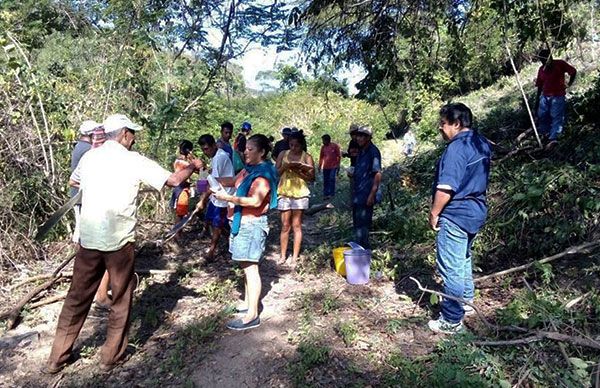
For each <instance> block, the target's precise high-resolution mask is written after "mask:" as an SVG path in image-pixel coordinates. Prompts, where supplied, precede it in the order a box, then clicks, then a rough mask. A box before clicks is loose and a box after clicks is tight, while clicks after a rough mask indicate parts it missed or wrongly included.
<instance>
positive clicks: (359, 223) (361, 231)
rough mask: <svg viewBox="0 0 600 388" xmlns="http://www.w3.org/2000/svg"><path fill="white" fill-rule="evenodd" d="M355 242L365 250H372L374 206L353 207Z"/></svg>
mask: <svg viewBox="0 0 600 388" xmlns="http://www.w3.org/2000/svg"><path fill="white" fill-rule="evenodd" d="M352 223H353V227H354V241H355V242H357V243H358V244H360V245H361V246H362V247H363V248H365V249H371V244H370V243H369V230H371V225H372V224H373V206H367V205H352Z"/></svg>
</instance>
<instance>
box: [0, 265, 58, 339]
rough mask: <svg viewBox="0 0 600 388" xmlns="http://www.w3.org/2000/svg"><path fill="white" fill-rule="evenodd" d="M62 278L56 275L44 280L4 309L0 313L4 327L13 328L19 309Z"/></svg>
mask: <svg viewBox="0 0 600 388" xmlns="http://www.w3.org/2000/svg"><path fill="white" fill-rule="evenodd" d="M61 278H62V275H60V274H59V275H57V276H56V277H53V278H51V279H50V280H48V281H46V282H45V283H43V284H42V285H40V286H38V287H36V288H34V289H33V290H31V291H29V293H28V294H27V295H25V296H24V297H23V298H21V300H20V301H19V303H17V305H16V306H15V307H13V308H12V309H10V310H8V311H5V312H4V313H2V314H0V320H3V319H6V320H7V321H6V327H7V328H8V329H9V330H10V329H13V328H14V327H15V324H16V322H17V319H18V318H19V315H20V314H21V309H22V308H23V307H24V306H25V305H26V304H27V303H29V301H30V300H31V299H33V298H34V297H35V296H36V295H37V294H39V293H40V292H42V291H44V290H47V289H48V288H50V287H52V286H53V285H54V283H56V282H57V281H58V280H60V279H61Z"/></svg>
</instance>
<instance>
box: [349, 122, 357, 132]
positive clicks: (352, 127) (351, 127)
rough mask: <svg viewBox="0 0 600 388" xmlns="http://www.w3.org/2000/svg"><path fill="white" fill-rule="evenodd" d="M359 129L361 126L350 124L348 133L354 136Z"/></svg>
mask: <svg viewBox="0 0 600 388" xmlns="http://www.w3.org/2000/svg"><path fill="white" fill-rule="evenodd" d="M358 128H360V126H359V125H358V124H356V123H352V124H350V128H349V129H348V133H349V134H352V133H353V132H356V131H358Z"/></svg>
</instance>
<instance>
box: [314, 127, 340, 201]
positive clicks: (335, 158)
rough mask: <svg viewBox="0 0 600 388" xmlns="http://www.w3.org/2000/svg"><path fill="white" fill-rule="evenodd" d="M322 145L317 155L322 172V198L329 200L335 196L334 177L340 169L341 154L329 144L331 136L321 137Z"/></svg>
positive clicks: (335, 145)
mask: <svg viewBox="0 0 600 388" xmlns="http://www.w3.org/2000/svg"><path fill="white" fill-rule="evenodd" d="M321 139H322V140H323V145H322V146H321V154H320V155H319V168H320V169H321V170H322V171H323V196H324V198H325V199H329V198H331V197H333V196H334V195H335V176H336V174H337V171H338V169H339V168H340V160H342V152H341V150H340V146H339V145H337V144H335V143H332V142H331V136H329V135H327V134H325V135H323V136H321Z"/></svg>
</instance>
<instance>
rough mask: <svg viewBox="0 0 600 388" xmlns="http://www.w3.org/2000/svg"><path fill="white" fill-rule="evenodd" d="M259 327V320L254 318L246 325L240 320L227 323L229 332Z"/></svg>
mask: <svg viewBox="0 0 600 388" xmlns="http://www.w3.org/2000/svg"><path fill="white" fill-rule="evenodd" d="M259 326H260V318H259V317H256V318H254V319H253V320H251V321H250V322H248V323H244V321H242V320H241V319H234V320H232V321H229V322H228V323H227V328H228V329H231V330H248V329H254V328H255V327H259Z"/></svg>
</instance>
